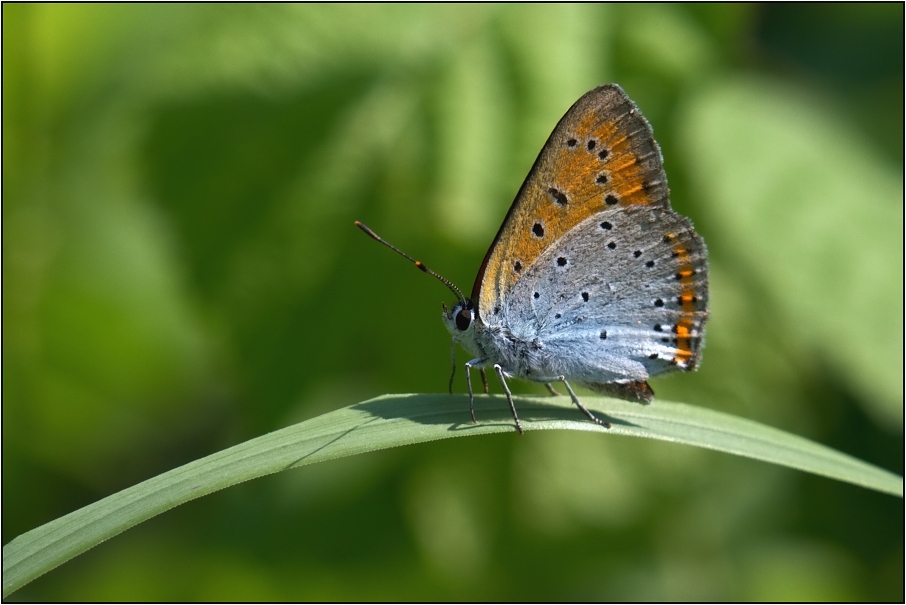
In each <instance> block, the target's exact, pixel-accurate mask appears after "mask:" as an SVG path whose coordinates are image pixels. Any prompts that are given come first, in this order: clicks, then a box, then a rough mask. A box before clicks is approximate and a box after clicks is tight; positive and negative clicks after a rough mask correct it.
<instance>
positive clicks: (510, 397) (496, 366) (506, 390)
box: [494, 363, 525, 435]
mask: <svg viewBox="0 0 906 605" xmlns="http://www.w3.org/2000/svg"><path fill="white" fill-rule="evenodd" d="M494 371H496V372H497V378H499V379H500V384H502V385H503V392H504V393H506V400H507V401H508V402H509V403H510V411H511V412H513V420H515V421H516V428H517V429H518V430H519V434H520V435H524V434H525V431H523V430H522V423H521V422H519V416H518V415H517V414H516V405H515V404H514V403H513V394H512V393H510V387H508V386H507V384H506V380H505V379H504V378H503V368H501V367H500V364H499V363H495V364H494Z"/></svg>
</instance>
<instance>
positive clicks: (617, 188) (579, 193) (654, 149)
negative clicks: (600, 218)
mask: <svg viewBox="0 0 906 605" xmlns="http://www.w3.org/2000/svg"><path fill="white" fill-rule="evenodd" d="M667 193H668V192H667V179H666V176H665V175H664V171H663V168H662V161H661V153H660V149H659V148H658V146H657V143H656V142H655V141H654V137H653V135H652V132H651V127H650V126H649V124H648V122H647V121H646V120H645V118H644V117H642V115H641V113H640V112H639V110H638V109H637V108H636V106H635V104H634V103H633V102H632V101H631V100H630V99H629V97H627V96H626V93H625V92H623V89H622V88H620V87H619V86H617V85H616V84H608V85H605V86H600V87H598V88H596V89H594V90H592V91H591V92H589V93H587V94H585V95H584V96H583V97H582V98H581V99H579V100H578V101H577V102H576V103H575V104H574V105H573V106H572V107H571V108H570V109H569V111H568V112H566V115H565V116H563V118H562V119H561V120H560V122H559V123H558V124H557V127H556V128H555V129H554V131H553V133H552V134H551V136H550V138H548V140H547V143H546V144H545V145H544V147H543V148H542V150H541V153H540V154H539V156H538V159H537V160H535V164H534V166H533V167H532V169H531V171H530V172H529V175H528V177H526V180H525V182H524V183H523V184H522V187H521V188H520V190H519V193H518V194H517V196H516V199H515V201H514V202H513V205H512V206H511V207H510V210H509V213H508V214H507V216H506V218H505V219H504V221H503V224H502V225H501V227H500V230H499V231H498V233H497V237H496V238H495V239H494V243H493V244H492V245H491V248H490V249H489V250H488V253H487V255H486V256H485V259H484V262H483V263H482V265H481V269H480V270H479V272H478V277H477V279H476V280H475V285H474V287H473V289H472V301H473V302H475V303H476V304H477V307H478V313H479V315H480V316H481V318H482V319H483V320H484V322H485V323H486V324H488V325H495V324H496V325H500V320H501V319H502V318H501V317H500V311H501V308H502V301H504V300H505V299H506V297H507V295H508V294H509V293H510V292H511V291H512V290H513V288H514V286H515V285H516V283H517V282H518V281H519V280H520V278H521V277H522V276H523V275H524V273H525V271H526V270H527V269H528V268H529V267H530V266H532V264H533V263H535V261H536V260H537V259H538V257H539V255H541V254H542V252H543V251H544V250H545V249H547V248H549V247H550V246H551V245H552V244H553V243H554V242H557V241H558V240H559V239H560V238H561V237H562V236H564V235H565V234H566V233H568V232H569V231H570V230H571V229H573V228H574V227H575V226H576V225H578V224H579V223H581V222H582V221H584V220H586V219H587V218H589V217H591V216H594V215H596V214H598V213H601V212H605V211H608V210H615V209H617V208H621V207H623V208H625V207H633V206H644V207H648V208H664V209H666V208H669V206H670V202H669V200H668V197H667Z"/></svg>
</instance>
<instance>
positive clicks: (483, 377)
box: [481, 368, 488, 394]
mask: <svg viewBox="0 0 906 605" xmlns="http://www.w3.org/2000/svg"><path fill="white" fill-rule="evenodd" d="M481 384H483V385H484V392H485V394H487V392H488V375H487V374H486V373H485V371H484V368H481Z"/></svg>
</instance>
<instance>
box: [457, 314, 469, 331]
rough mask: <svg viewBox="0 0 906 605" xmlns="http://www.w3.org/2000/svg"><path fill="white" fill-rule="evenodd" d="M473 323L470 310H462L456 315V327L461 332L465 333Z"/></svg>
mask: <svg viewBox="0 0 906 605" xmlns="http://www.w3.org/2000/svg"><path fill="white" fill-rule="evenodd" d="M471 323H472V312H471V311H469V310H468V309H460V311H459V313H457V314H456V327H457V328H459V330H460V332H465V331H466V330H468V329H469V325H470V324H471Z"/></svg>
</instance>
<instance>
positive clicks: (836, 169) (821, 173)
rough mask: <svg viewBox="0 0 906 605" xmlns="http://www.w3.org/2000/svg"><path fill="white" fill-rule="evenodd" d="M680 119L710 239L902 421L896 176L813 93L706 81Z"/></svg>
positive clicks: (882, 418) (790, 325)
mask: <svg viewBox="0 0 906 605" xmlns="http://www.w3.org/2000/svg"><path fill="white" fill-rule="evenodd" d="M680 123H681V124H682V129H681V130H682V135H681V136H682V140H683V145H684V146H685V148H686V149H687V157H688V162H689V170H690V173H691V175H692V177H693V179H694V182H695V185H696V186H697V187H698V189H699V190H700V191H701V192H702V194H703V196H704V198H703V200H702V201H703V206H704V209H705V211H706V212H707V215H708V217H709V218H710V219H711V220H713V224H714V228H713V229H712V233H713V235H712V238H714V241H717V242H718V244H717V246H713V248H715V249H720V250H721V251H722V252H723V253H724V255H725V257H727V256H729V257H730V258H732V259H733V260H735V261H736V262H737V263H738V265H737V269H738V270H740V271H744V272H745V274H746V278H748V276H749V275H752V276H754V277H755V278H756V279H757V280H758V281H759V283H760V284H761V286H762V287H764V288H765V289H766V290H767V292H768V294H769V299H768V300H767V301H764V302H765V303H767V304H773V305H774V306H775V308H776V309H777V310H778V311H779V313H778V315H779V316H778V317H777V318H776V321H777V322H783V323H782V325H783V326H785V328H784V330H783V332H784V333H785V334H786V335H787V337H793V338H799V339H803V340H804V342H806V343H809V344H810V345H811V346H812V347H814V348H815V349H817V350H818V351H820V353H821V355H822V356H823V357H824V358H825V359H827V360H828V361H829V362H830V363H832V364H833V366H834V367H835V368H836V369H837V370H838V371H839V372H840V373H841V375H842V376H844V377H845V378H846V379H847V380H848V381H850V382H851V383H852V384H853V386H854V387H855V391H856V392H857V393H861V394H864V396H863V397H862V398H861V401H862V402H863V403H864V404H865V405H866V407H867V408H868V410H869V411H870V412H871V413H872V414H873V416H874V417H875V419H876V420H878V421H879V422H882V423H883V424H885V425H887V426H889V427H900V426H901V425H902V421H903V348H902V337H903V228H902V226H903V202H902V197H903V180H902V174H898V171H897V170H896V168H895V167H894V166H893V165H889V164H888V163H886V162H885V161H883V160H882V158H881V157H879V156H878V155H877V154H875V153H874V152H873V151H872V149H871V148H870V147H869V146H868V145H867V144H866V143H865V142H864V141H863V140H862V139H861V138H860V137H858V136H856V134H855V133H854V132H853V131H852V130H850V129H848V128H847V127H846V126H845V122H844V121H843V120H841V119H839V118H838V117H836V116H834V115H833V114H832V113H831V112H830V111H829V110H828V109H826V108H825V107H823V106H822V105H821V104H820V103H819V102H816V101H814V100H812V99H808V98H805V97H803V96H802V95H801V93H799V92H797V91H796V90H795V89H793V88H789V87H784V86H780V85H778V84H776V83H772V82H770V81H767V80H752V79H738V80H726V81H723V82H719V83H717V84H715V85H713V86H711V87H708V88H706V89H704V90H702V91H701V92H699V93H698V94H696V95H694V96H693V97H692V98H691V99H690V100H689V101H688V105H687V107H686V112H685V114H684V119H682V120H681V121H680ZM718 246H719V248H718Z"/></svg>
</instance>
